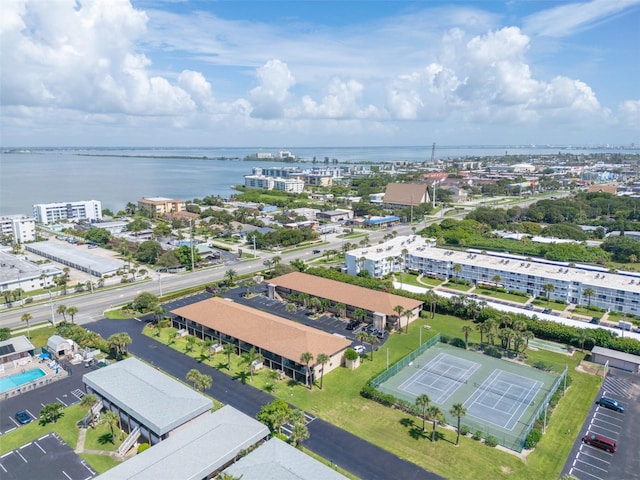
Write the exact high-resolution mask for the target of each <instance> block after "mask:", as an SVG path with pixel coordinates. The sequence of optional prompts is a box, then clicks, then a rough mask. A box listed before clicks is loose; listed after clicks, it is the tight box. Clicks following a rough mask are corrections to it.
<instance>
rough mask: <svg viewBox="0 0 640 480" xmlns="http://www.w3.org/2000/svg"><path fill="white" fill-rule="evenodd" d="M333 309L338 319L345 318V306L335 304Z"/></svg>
mask: <svg viewBox="0 0 640 480" xmlns="http://www.w3.org/2000/svg"><path fill="white" fill-rule="evenodd" d="M333 307H334V308H335V309H336V311H337V312H338V316H340V317H346V316H347V306H346V305H345V304H344V303H336V304H335V305H334V306H333Z"/></svg>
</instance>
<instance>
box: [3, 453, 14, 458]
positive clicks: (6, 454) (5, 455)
mask: <svg viewBox="0 0 640 480" xmlns="http://www.w3.org/2000/svg"><path fill="white" fill-rule="evenodd" d="M12 453H13V452H7V453H5V454H4V455H2V456H0V458H4V457H7V456H9V455H11V454H12Z"/></svg>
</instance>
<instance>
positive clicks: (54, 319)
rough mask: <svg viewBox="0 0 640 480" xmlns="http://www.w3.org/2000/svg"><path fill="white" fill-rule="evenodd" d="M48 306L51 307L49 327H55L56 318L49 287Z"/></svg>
mask: <svg viewBox="0 0 640 480" xmlns="http://www.w3.org/2000/svg"><path fill="white" fill-rule="evenodd" d="M49 305H50V306H51V325H53V326H54V327H55V326H56V317H55V316H54V313H53V296H52V295H51V287H49Z"/></svg>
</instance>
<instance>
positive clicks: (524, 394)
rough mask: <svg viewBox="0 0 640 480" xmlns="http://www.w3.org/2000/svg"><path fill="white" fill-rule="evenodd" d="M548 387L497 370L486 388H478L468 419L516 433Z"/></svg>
mask: <svg viewBox="0 0 640 480" xmlns="http://www.w3.org/2000/svg"><path fill="white" fill-rule="evenodd" d="M543 385H544V383H543V382H540V381H538V380H532V379H530V378H527V377H523V376H522V375H518V374H514V373H509V372H505V371H504V370H494V371H493V373H492V374H491V375H490V376H489V377H488V378H487V379H486V380H485V381H484V382H482V384H480V385H478V384H475V386H477V387H478V389H477V390H476V391H475V392H473V394H472V395H471V396H470V397H469V399H468V400H467V401H466V402H465V403H464V406H465V407H466V408H467V415H471V416H474V417H477V418H480V419H482V420H484V421H486V422H490V423H492V424H494V425H497V426H498V427H500V428H504V429H505V430H509V431H511V430H513V429H514V428H515V427H516V425H517V424H518V421H519V420H520V418H521V417H522V415H523V414H524V412H525V411H526V410H527V408H528V407H530V406H533V405H534V404H535V400H534V399H535V397H536V395H537V394H538V392H539V391H540V389H541V388H542V386H543Z"/></svg>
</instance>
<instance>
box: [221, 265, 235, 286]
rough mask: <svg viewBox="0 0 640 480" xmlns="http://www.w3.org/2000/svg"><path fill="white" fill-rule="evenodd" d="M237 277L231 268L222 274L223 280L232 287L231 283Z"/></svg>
mask: <svg viewBox="0 0 640 480" xmlns="http://www.w3.org/2000/svg"><path fill="white" fill-rule="evenodd" d="M237 276H238V273H237V272H236V271H235V270H234V269H233V268H230V269H229V270H227V271H226V272H224V278H225V280H226V281H227V283H228V285H229V286H231V285H233V281H234V280H235V279H236V277H237Z"/></svg>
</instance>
